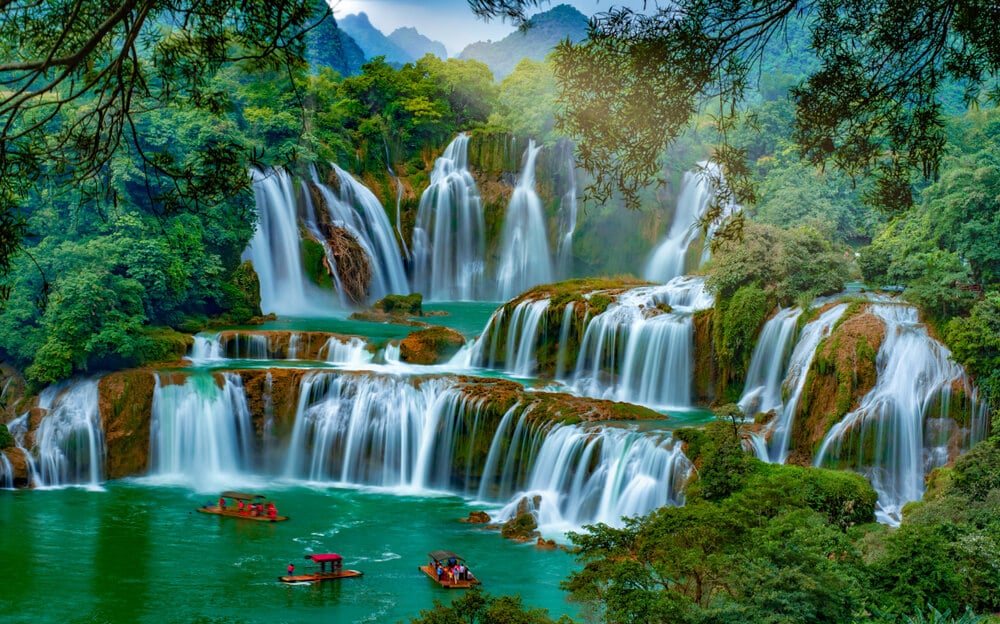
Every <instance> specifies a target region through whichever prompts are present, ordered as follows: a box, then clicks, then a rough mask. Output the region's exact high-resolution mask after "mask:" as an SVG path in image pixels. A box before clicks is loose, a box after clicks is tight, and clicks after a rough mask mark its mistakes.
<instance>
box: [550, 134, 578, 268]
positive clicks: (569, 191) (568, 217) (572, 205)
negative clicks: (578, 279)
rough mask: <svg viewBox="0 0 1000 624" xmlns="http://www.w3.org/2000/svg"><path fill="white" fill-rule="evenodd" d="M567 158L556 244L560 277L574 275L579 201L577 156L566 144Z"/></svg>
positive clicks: (564, 167) (564, 164)
mask: <svg viewBox="0 0 1000 624" xmlns="http://www.w3.org/2000/svg"><path fill="white" fill-rule="evenodd" d="M566 147H567V148H568V149H566V158H565V160H564V162H563V170H564V175H565V178H566V181H567V184H566V192H565V193H563V195H562V197H561V198H560V199H559V212H558V214H557V215H556V218H557V220H558V222H559V237H558V239H557V240H558V242H557V244H556V267H555V268H556V273H557V276H558V278H559V279H569V278H571V277H573V234H574V233H575V232H576V220H577V201H576V158H575V157H574V150H573V148H572V146H571V145H567V146H566Z"/></svg>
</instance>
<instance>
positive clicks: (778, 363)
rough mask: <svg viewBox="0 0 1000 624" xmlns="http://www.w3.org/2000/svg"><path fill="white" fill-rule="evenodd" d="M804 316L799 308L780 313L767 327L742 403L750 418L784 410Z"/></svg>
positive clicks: (784, 310) (754, 351)
mask: <svg viewBox="0 0 1000 624" xmlns="http://www.w3.org/2000/svg"><path fill="white" fill-rule="evenodd" d="M801 314H802V310H801V309H799V308H787V309H783V310H778V313H777V314H775V315H774V316H773V317H772V318H771V319H769V320H768V321H767V323H765V324H764V329H762V330H761V332H760V337H759V338H758V339H757V344H756V345H755V346H754V349H753V355H752V356H750V367H749V369H748V370H747V378H746V383H745V384H744V387H743V396H741V397H740V400H739V406H740V409H741V410H743V414H744V415H746V416H747V417H748V418H753V417H754V416H756V415H757V414H762V413H763V414H766V413H768V412H770V411H771V410H777V409H780V408H781V380H782V377H783V375H784V372H785V363H786V362H787V361H788V357H789V355H790V354H791V349H792V345H793V344H794V343H793V342H792V339H793V338H794V337H795V328H796V326H797V324H798V320H799V315H801Z"/></svg>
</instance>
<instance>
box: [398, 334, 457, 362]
mask: <svg viewBox="0 0 1000 624" xmlns="http://www.w3.org/2000/svg"><path fill="white" fill-rule="evenodd" d="M463 346H465V338H464V337H463V336H462V334H460V333H458V332H457V331H455V330H454V329H450V328H448V327H429V328H427V329H420V330H417V331H415V332H412V333H411V334H410V335H408V336H407V337H406V338H403V340H402V341H401V342H400V343H399V358H400V359H401V360H402V361H404V362H407V363H409V364H440V363H443V362H446V361H447V360H449V359H450V358H451V357H452V356H454V355H455V354H456V353H458V350H459V349H461V348H462V347H463Z"/></svg>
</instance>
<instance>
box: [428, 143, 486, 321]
mask: <svg viewBox="0 0 1000 624" xmlns="http://www.w3.org/2000/svg"><path fill="white" fill-rule="evenodd" d="M468 151H469V137H468V135H466V134H464V133H463V134H459V135H458V136H457V137H455V139H454V140H453V141H452V142H451V143H450V144H449V145H448V147H447V148H446V149H445V151H444V154H442V155H441V157H440V158H438V159H437V160H436V161H435V163H434V170H433V171H431V183H430V186H429V187H428V188H427V190H426V191H424V193H423V195H422V196H421V197H420V207H419V208H418V210H417V221H416V224H415V225H414V227H413V241H412V247H413V289H414V290H415V291H417V292H420V293H423V295H424V297H425V299H427V300H430V301H456V300H462V301H468V300H472V299H477V298H478V297H480V296H481V295H482V290H483V277H484V267H485V260H484V256H485V249H486V238H485V231H486V226H485V223H484V220H483V210H482V206H481V203H480V199H479V189H478V188H477V187H476V182H475V180H474V179H473V178H472V174H471V173H470V172H469V157H468Z"/></svg>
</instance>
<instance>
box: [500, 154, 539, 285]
mask: <svg viewBox="0 0 1000 624" xmlns="http://www.w3.org/2000/svg"><path fill="white" fill-rule="evenodd" d="M541 149H542V148H541V147H540V146H538V147H536V146H535V142H534V141H529V142H528V149H527V150H526V151H525V157H524V168H523V170H522V171H521V176H520V178H519V179H518V181H517V186H516V187H515V188H514V192H513V193H512V194H511V197H510V204H509V205H508V207H507V216H506V217H505V219H504V225H503V234H502V235H501V242H500V264H499V267H498V269H497V293H496V295H497V298H498V299H500V300H508V299H512V298H513V297H515V296H516V295H517V294H519V293H521V292H524V291H525V290H527V289H529V288H531V287H532V286H535V285H538V284H546V283H548V282H551V281H552V260H551V258H550V256H549V242H548V238H547V234H546V232H547V229H546V227H545V215H544V211H543V210H542V200H541V199H539V197H538V194H537V193H535V160H536V159H537V157H538V152H539V151H541Z"/></svg>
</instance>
